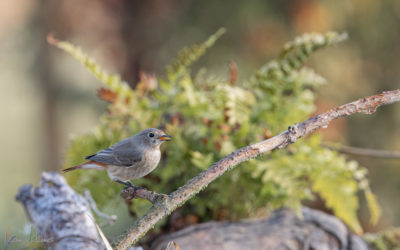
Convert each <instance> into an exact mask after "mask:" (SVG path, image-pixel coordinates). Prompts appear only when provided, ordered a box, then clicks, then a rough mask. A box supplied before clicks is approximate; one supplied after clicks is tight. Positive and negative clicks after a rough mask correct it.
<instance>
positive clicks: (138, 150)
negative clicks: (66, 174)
mask: <svg viewBox="0 0 400 250" xmlns="http://www.w3.org/2000/svg"><path fill="white" fill-rule="evenodd" d="M134 140H135V139H134V138H133V137H131V138H127V139H124V140H122V141H120V142H118V143H116V144H114V145H113V146H111V147H109V148H106V149H104V150H102V151H100V152H98V153H97V154H94V155H90V156H87V157H86V158H85V159H87V160H92V161H96V162H100V163H103V164H109V165H114V166H121V167H128V166H131V165H132V164H134V163H136V162H139V161H141V160H142V154H143V150H145V149H146V148H145V147H142V145H140V144H135V143H134Z"/></svg>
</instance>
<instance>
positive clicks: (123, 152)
mask: <svg viewBox="0 0 400 250" xmlns="http://www.w3.org/2000/svg"><path fill="white" fill-rule="evenodd" d="M170 140H171V136H169V135H166V134H165V133H164V132H163V131H162V130H159V129H156V128H148V129H145V130H143V131H141V132H140V133H138V134H136V135H134V136H132V137H129V138H126V139H124V140H122V141H120V142H117V143H116V144H114V145H113V146H111V147H109V148H106V149H104V150H103V151H100V152H98V153H97V154H94V155H89V156H87V157H86V158H85V159H87V160H89V161H88V162H85V163H83V164H80V165H77V166H74V167H70V168H66V169H63V170H62V171H63V172H64V173H66V172H69V171H72V170H76V169H99V170H106V171H107V172H108V176H110V178H111V179H112V180H114V181H116V182H118V183H121V184H124V185H126V186H129V187H134V188H136V187H135V186H133V185H132V183H131V182H130V180H134V179H139V178H141V177H143V176H145V175H147V174H149V173H150V172H151V171H153V170H154V169H155V168H156V167H157V165H158V163H159V162H160V158H161V152H160V145H161V144H162V143H163V142H165V141H170Z"/></svg>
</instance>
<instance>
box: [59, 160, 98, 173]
mask: <svg viewBox="0 0 400 250" xmlns="http://www.w3.org/2000/svg"><path fill="white" fill-rule="evenodd" d="M76 169H104V164H101V163H98V162H95V161H88V162H85V163H83V164H80V165H76V166H73V167H70V168H66V169H63V170H61V171H62V173H63V174H64V173H67V172H70V171H72V170H76Z"/></svg>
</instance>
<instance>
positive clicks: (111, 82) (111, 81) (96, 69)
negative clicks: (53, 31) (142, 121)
mask: <svg viewBox="0 0 400 250" xmlns="http://www.w3.org/2000/svg"><path fill="white" fill-rule="evenodd" d="M47 41H48V42H49V43H50V44H51V45H54V46H56V47H57V48H59V49H62V50H64V51H65V52H67V53H68V54H70V55H71V56H72V57H73V58H75V59H76V60H77V61H78V62H80V63H82V64H83V66H85V67H86V68H87V69H88V70H89V71H90V73H92V74H93V75H94V76H95V77H96V78H97V79H99V80H100V81H101V82H102V83H104V84H105V85H106V86H107V87H108V88H110V89H111V90H112V91H113V92H115V93H117V94H118V96H119V97H122V98H131V97H132V96H133V90H132V89H131V88H130V87H129V84H128V83H127V82H125V81H123V80H121V77H120V76H119V75H118V74H114V75H110V74H108V73H107V72H106V71H105V70H103V69H102V68H101V66H100V65H99V64H97V63H96V61H95V60H94V59H93V58H91V57H89V56H88V55H87V54H86V53H84V52H83V51H82V49H81V48H80V47H78V46H75V45H73V44H72V43H70V42H66V41H59V40H57V39H55V38H54V37H52V36H51V35H49V36H48V37H47Z"/></svg>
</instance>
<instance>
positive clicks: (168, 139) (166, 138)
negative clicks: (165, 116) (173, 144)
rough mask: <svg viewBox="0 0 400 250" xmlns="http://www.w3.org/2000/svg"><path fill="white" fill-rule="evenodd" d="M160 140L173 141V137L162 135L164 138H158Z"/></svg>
mask: <svg viewBox="0 0 400 250" xmlns="http://www.w3.org/2000/svg"><path fill="white" fill-rule="evenodd" d="M158 139H159V140H160V141H170V140H171V136H170V135H162V136H160V137H158Z"/></svg>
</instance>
